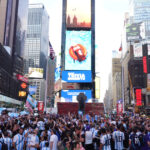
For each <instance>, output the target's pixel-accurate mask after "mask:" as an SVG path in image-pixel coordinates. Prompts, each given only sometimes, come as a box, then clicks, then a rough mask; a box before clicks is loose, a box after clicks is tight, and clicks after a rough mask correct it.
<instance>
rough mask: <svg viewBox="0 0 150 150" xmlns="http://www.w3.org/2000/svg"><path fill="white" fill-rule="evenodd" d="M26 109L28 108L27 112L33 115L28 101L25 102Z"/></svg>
mask: <svg viewBox="0 0 150 150" xmlns="http://www.w3.org/2000/svg"><path fill="white" fill-rule="evenodd" d="M26 107H27V108H28V110H29V111H30V112H31V113H33V109H32V107H31V105H30V103H29V102H28V101H26Z"/></svg>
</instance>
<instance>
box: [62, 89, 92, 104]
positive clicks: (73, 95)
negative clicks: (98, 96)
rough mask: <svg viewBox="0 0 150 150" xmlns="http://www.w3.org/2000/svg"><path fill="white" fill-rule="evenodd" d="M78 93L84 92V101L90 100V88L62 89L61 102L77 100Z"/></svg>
mask: <svg viewBox="0 0 150 150" xmlns="http://www.w3.org/2000/svg"><path fill="white" fill-rule="evenodd" d="M80 93H84V94H85V95H86V96H87V100H86V102H92V91H91V90H62V91H61V102H77V96H78V95H79V94H80Z"/></svg>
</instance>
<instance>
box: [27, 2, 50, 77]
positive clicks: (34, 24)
mask: <svg viewBox="0 0 150 150" xmlns="http://www.w3.org/2000/svg"><path fill="white" fill-rule="evenodd" d="M48 44H49V16H48V14H47V12H46V10H45V8H44V6H43V5H42V4H32V5H29V9H28V26H27V38H26V41H25V51H24V58H25V62H24V73H26V74H28V69H29V67H33V68H43V69H44V78H45V77H46V64H47V56H48Z"/></svg>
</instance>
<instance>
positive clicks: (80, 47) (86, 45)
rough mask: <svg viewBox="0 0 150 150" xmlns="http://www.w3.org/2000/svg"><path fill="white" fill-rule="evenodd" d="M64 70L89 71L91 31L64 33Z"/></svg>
mask: <svg viewBox="0 0 150 150" xmlns="http://www.w3.org/2000/svg"><path fill="white" fill-rule="evenodd" d="M65 70H91V31H66V48H65Z"/></svg>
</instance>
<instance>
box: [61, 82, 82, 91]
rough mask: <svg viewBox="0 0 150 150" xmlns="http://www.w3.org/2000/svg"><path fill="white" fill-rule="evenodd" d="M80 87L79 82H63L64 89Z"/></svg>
mask: <svg viewBox="0 0 150 150" xmlns="http://www.w3.org/2000/svg"><path fill="white" fill-rule="evenodd" d="M79 88H80V86H79V84H78V83H65V82H64V83H62V89H63V90H78V89H79Z"/></svg>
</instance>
